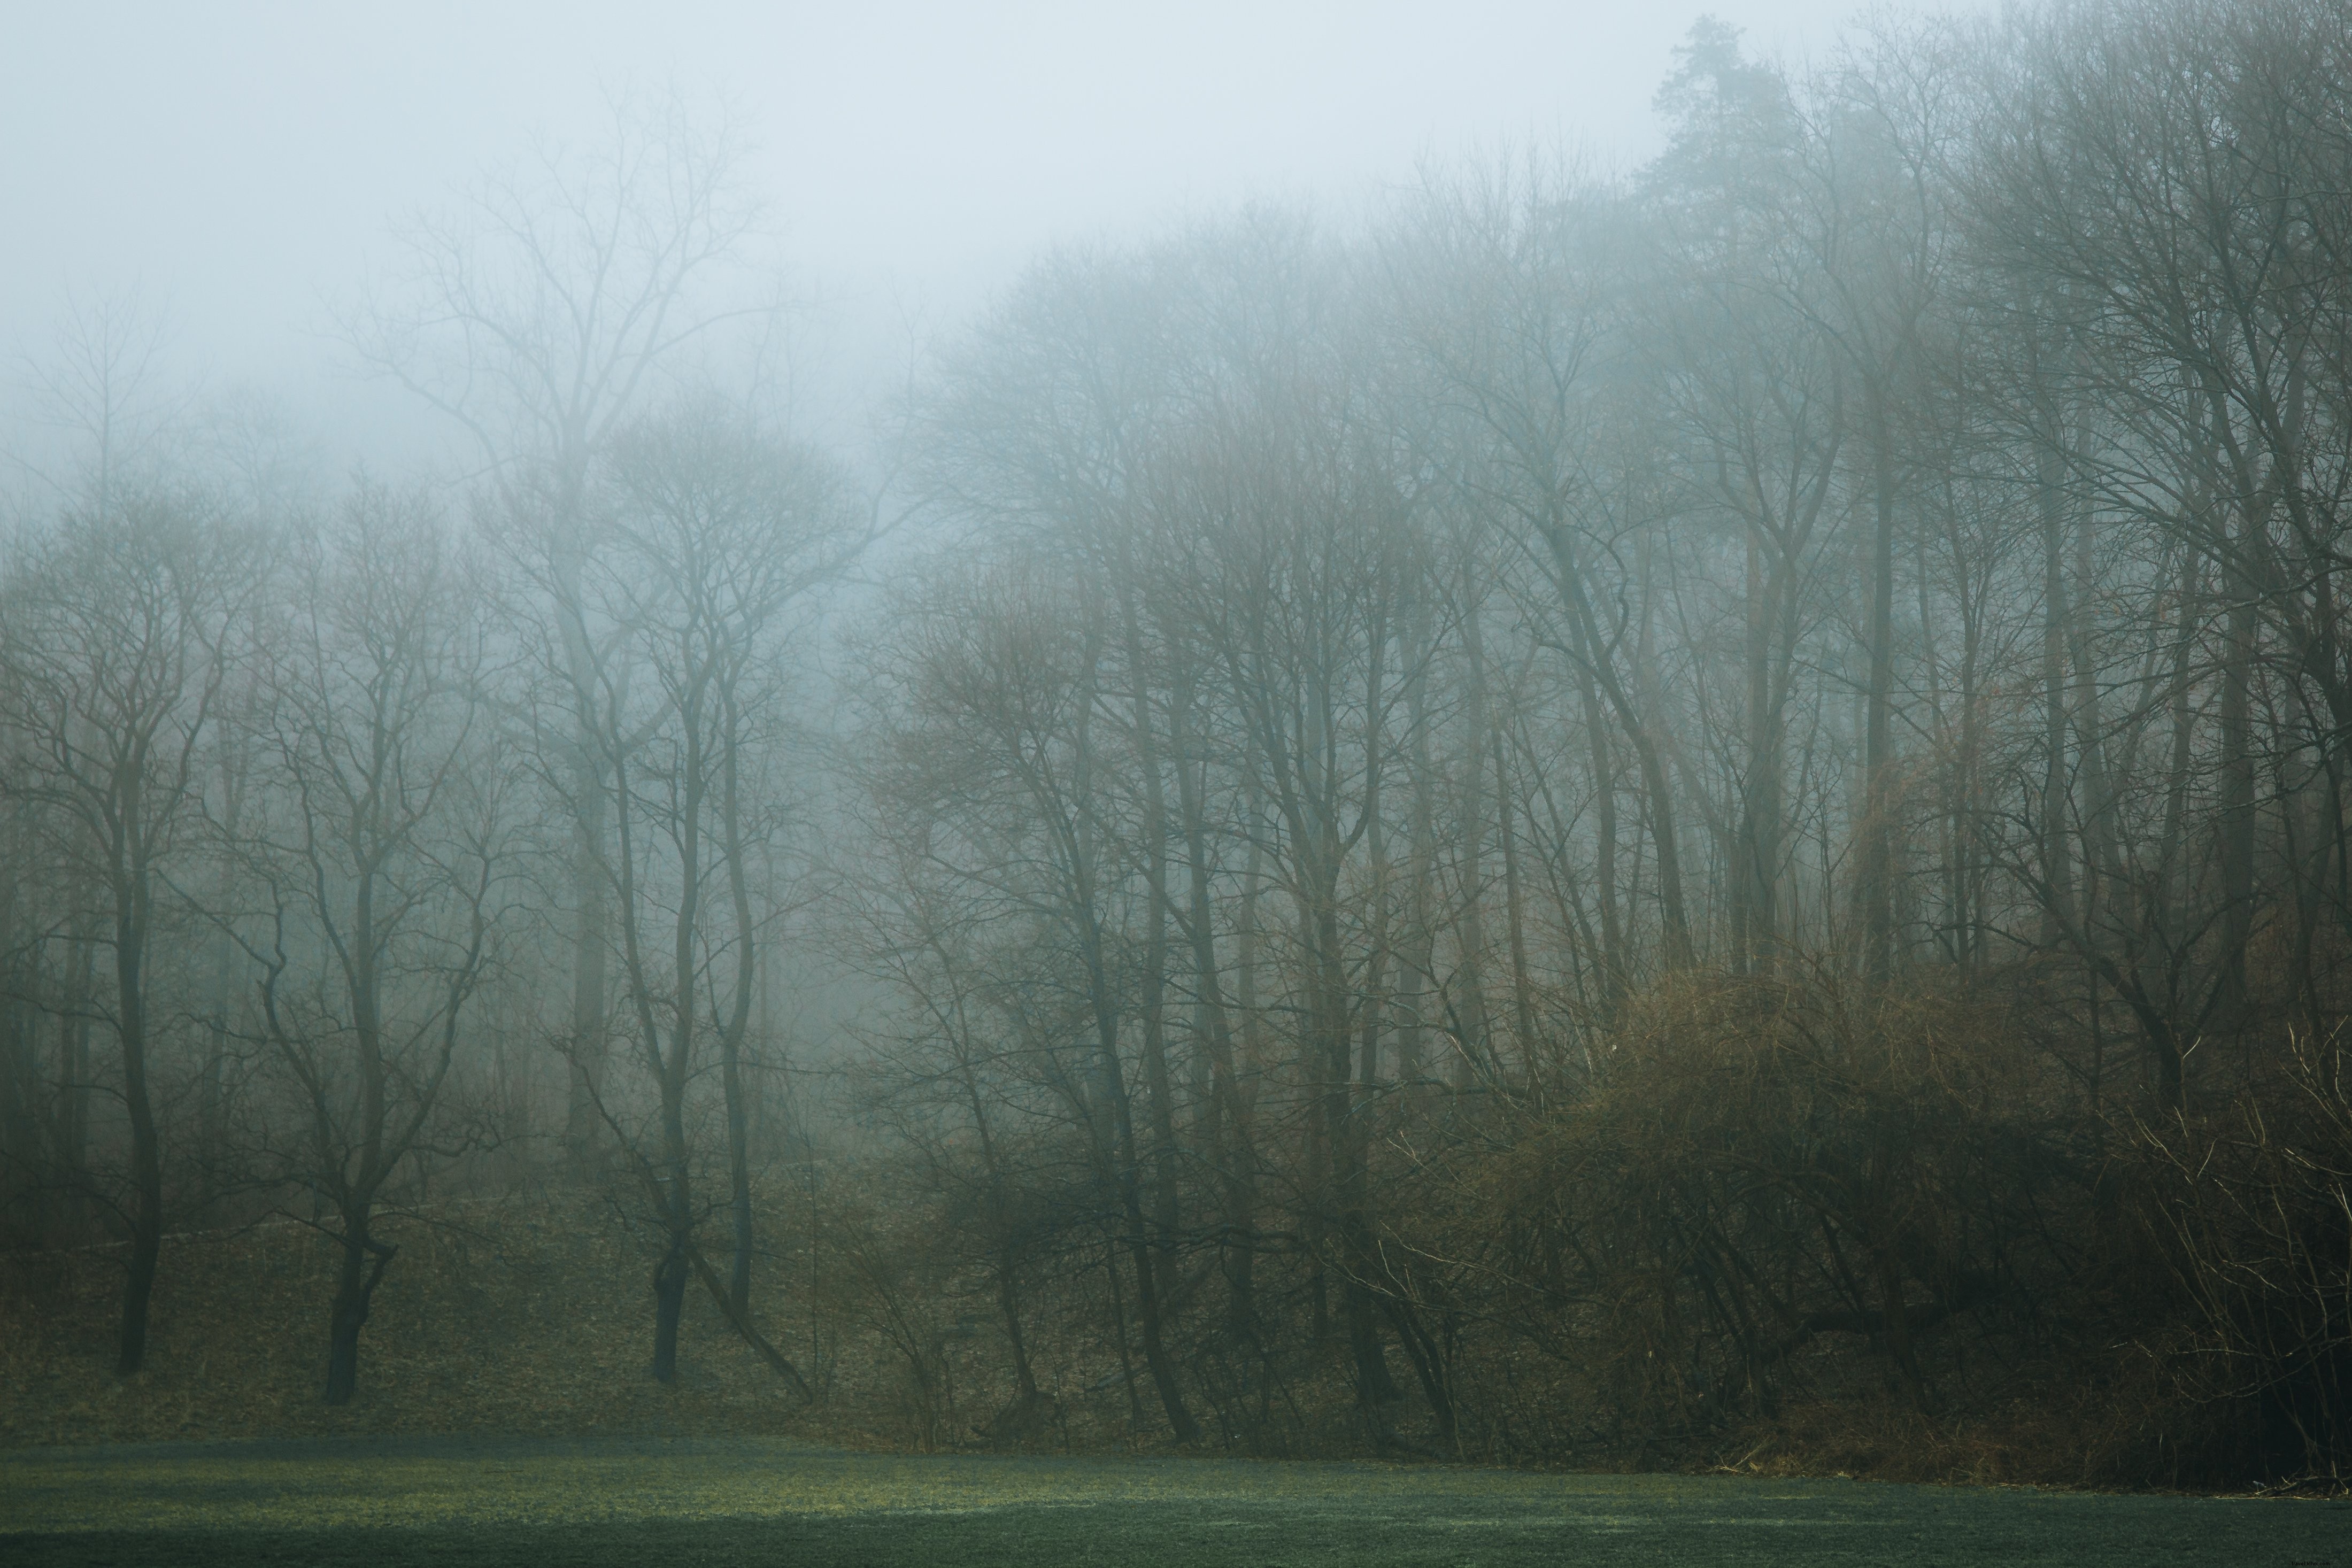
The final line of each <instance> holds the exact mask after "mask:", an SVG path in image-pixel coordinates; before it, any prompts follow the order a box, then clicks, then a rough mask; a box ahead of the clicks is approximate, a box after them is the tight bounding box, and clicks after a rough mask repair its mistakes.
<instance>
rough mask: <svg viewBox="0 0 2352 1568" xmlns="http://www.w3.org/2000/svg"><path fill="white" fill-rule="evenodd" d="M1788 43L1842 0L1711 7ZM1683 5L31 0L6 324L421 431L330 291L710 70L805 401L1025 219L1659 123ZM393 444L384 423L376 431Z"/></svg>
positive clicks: (948, 308) (858, 366)
mask: <svg viewBox="0 0 2352 1568" xmlns="http://www.w3.org/2000/svg"><path fill="white" fill-rule="evenodd" d="M1713 9H1714V12H1715V13H1716V14H1717V15H1719V16H1723V17H1724V18H1725V19H1726V20H1727V21H1730V22H1732V23H1734V24H1735V25H1738V26H1741V27H1743V28H1745V29H1747V30H1748V37H1749V40H1750V44H1751V47H1756V48H1759V49H1761V50H1763V51H1764V52H1767V53H1785V54H1787V55H1789V56H1790V57H1803V56H1805V55H1806V54H1807V53H1808V52H1810V51H1812V50H1816V49H1819V48H1821V47H1825V46H1826V44H1827V43H1828V41H1829V38H1830V36H1831V34H1832V29H1833V26H1834V23H1835V21H1836V20H1837V19H1838V18H1839V17H1840V16H1843V15H1844V14H1845V12H1846V11H1847V9H1848V7H1846V6H1844V5H1839V4H1835V3H1832V0H1792V3H1772V4H1733V5H1717V6H1715V7H1714V8H1713ZM1691 19H1692V18H1691V16H1690V15H1685V13H1682V12H1678V11H1675V10H1673V9H1672V8H1670V7H1669V8H1658V9H1653V8H1648V7H1641V6H1622V5H1593V4H1584V3H1571V4H1559V5H1533V4H1528V5H1496V4H1486V3H1479V4H1467V5H1454V6H1448V7H1446V8H1445V10H1444V15H1443V17H1442V19H1441V18H1440V17H1439V16H1437V15H1436V14H1435V13H1433V11H1432V10H1431V9H1430V8H1429V7H1427V6H1421V5H1401V4H1373V5H1323V4H1301V5H1278V6H1265V5H1239V4H1227V3H1223V0H1220V3H1216V4H1208V5H1186V6H1181V7H1180V6H1168V7H1143V6H1135V7H1127V6H1110V5H1081V4H1071V5H1003V6H997V5H989V6H965V5H944V4H939V5H920V4H918V5H908V4H900V3H895V0H894V3H886V4H877V5H802V4H793V5H752V4H743V5H685V6H678V7H672V8H667V9H666V10H665V12H664V14H663V16H662V17H661V20H660V22H659V24H658V26H650V27H649V26H648V25H647V22H646V15H645V12H644V11H643V9H642V8H641V7H636V6H630V5H603V4H587V5H541V4H516V5H495V6H480V5H448V4H440V3H437V0H436V3H426V4H419V5H401V6H398V7H391V8H379V9H375V10H369V11H361V10H357V9H351V8H344V7H326V6H319V7H310V6H288V5H255V4H248V3H244V0H236V3H232V4H225V5H207V6H205V7H202V8H201V9H191V8H186V7H175V6H166V5H152V4H128V5H125V4H113V3H103V4H96V5H64V6H22V7H18V8H17V14H16V15H14V16H11V18H10V21H9V26H8V38H7V48H6V50H5V56H0V138H5V146H6V147H7V148H8V149H9V156H8V158H7V161H6V162H5V166H0V202H5V209H4V210H5V212H6V213H7V214H8V221H7V222H6V223H5V225H0V350H5V349H11V348H13V350H15V351H16V352H26V351H32V352H38V351H39V350H41V348H42V346H43V345H44V342H45V340H46V335H47V330H48V329H49V326H50V323H51V321H52V319H53V318H54V317H55V315H56V314H57V312H58V310H59V309H60V308H61V307H62V305H63V302H64V299H65V297H66V295H67V294H68V291H71V290H79V292H80V293H81V294H82V295H83V296H84V297H91V296H98V295H106V294H116V295H120V294H123V293H126V292H131V291H134V290H135V291H136V292H138V293H139V294H140V295H142V297H143V298H146V299H147V300H148V301H149V302H150V303H152V304H154V305H158V306H162V307H163V308H165V310H166V314H167V315H168V319H169V320H170V323H171V326H172V329H173V330H172V343H173V350H174V353H175V356H176V358H177V360H178V361H179V362H180V364H181V366H182V368H184V370H185V371H201V373H202V374H203V376H204V378H205V381H206V382H208V383H209V384H212V385H215V386H227V385H238V384H244V385H250V386H254V387H257V388H259V389H262V390H264V391H266V392H268V393H270V394H271V395H273V396H274V397H276V398H278V399H279V400H280V401H282V402H285V403H287V404H289V405H291V406H299V407H300V408H301V409H303V410H304V411H305V413H306V416H307V417H308V418H309V419H310V421H311V422H312V423H315V424H316V425H317V426H318V430H317V434H319V435H320V437H321V438H322V439H324V440H326V441H328V442H329V443H330V444H331V450H332V451H333V452H334V454H335V455H336V456H337V459H338V462H339V463H341V462H348V461H350V460H352V459H355V458H361V457H373V458H375V459H377V460H378V461H382V460H383V458H384V457H385V456H386V455H396V456H403V457H404V456H408V455H414V444H415V442H417V441H419V440H421V439H422V438H423V437H424V435H425V432H424V431H423V430H411V431H409V432H408V436H407V439H406V440H392V441H388V440H387V435H386V433H385V431H384V430H383V423H385V422H387V421H390V422H394V423H397V424H399V425H401V426H402V427H403V428H405V427H406V426H407V423H408V422H409V421H411V420H412V419H413V418H414V415H415V409H414V407H413V405H411V404H408V403H406V402H404V401H403V400H401V399H399V398H397V397H396V396H390V395H386V394H385V393H384V392H383V389H382V388H381V387H371V386H367V385H363V384H354V383H353V382H352V381H350V380H349V379H348V378H344V377H340V376H338V374H337V373H336V371H337V365H338V361H337V356H336V354H335V351H334V349H333V345H332V343H331V340H330V339H331V320H332V313H333V308H334V307H335V305H336V304H337V303H338V302H339V301H343V300H347V299H349V298H351V297H352V295H353V293H354V292H355V291H357V290H358V289H359V288H360V287H362V283H363V281H364V279H366V278H367V277H369V276H370V275H371V269H372V268H376V269H380V268H381V267H383V265H384V264H385V261H386V248H387V247H386V244H385V241H386V234H387V230H388V229H389V228H390V227H391V226H393V225H394V224H396V223H398V222H400V221H402V220H404V219H405V218H407V217H409V216H411V215H412V214H415V213H416V212H418V211H420V210H432V209H435V208H436V207H439V206H443V205H446V204H447V203H448V202H449V201H450V200H451V198H452V195H453V193H455V192H457V191H458V190H461V189H462V188H464V187H465V186H466V185H467V183H469V182H470V181H472V180H474V179H475V178H476V177H477V176H478V173H479V172H480V171H481V170H482V169H484V168H485V167H488V168H499V167H503V166H507V165H510V164H511V163H513V162H516V161H517V160H519V159H522V158H524V157H527V156H528V155H529V153H530V151H531V150H532V149H533V148H534V147H535V146H539V145H542V144H554V145H559V146H560V145H564V144H573V145H577V144H582V143H586V142H593V140H594V139H595V138H596V137H597V136H598V135H599V134H600V133H601V132H602V130H603V122H604V114H605V110H606V106H607V104H608V102H609V101H610V99H612V98H613V97H614V96H615V95H625V94H627V93H629V92H632V91H635V92H638V93H640V94H642V93H645V92H647V91H655V90H664V89H676V90H677V91H678V92H679V93H681V94H683V95H684V96H685V97H687V98H688V99H689V100H692V101H695V102H697V103H698V104H700V105H702V106H703V107H705V108H706V109H709V108H710V107H712V106H716V105H721V104H724V105H727V106H730V108H731V110H733V112H735V113H736V114H738V115H739V116H740V120H741V124H742V128H743V131H744V133H745V135H746V137H747V138H748V140H749V141H751V143H752V144H753V145H754V149H755V150H754V152H753V153H752V155H751V157H750V158H749V159H748V160H747V162H746V166H745V168H744V171H743V176H744V179H745V181H746V183H747V184H748V185H749V186H750V187H751V189H752V190H753V191H754V192H755V193H756V194H757V195H758V196H759V197H761V199H762V200H763V201H764V202H765V203H766V204H767V205H768V208H769V211H770V214H771V222H772V241H773V244H772V249H773V254H774V256H775V258H776V260H777V261H778V262H779V263H780V264H781V265H782V267H785V268H786V269H788V271H789V274H790V276H791V277H792V279H793V288H794V292H795V295H796V297H797V298H800V299H802V300H803V301H805V302H806V308H805V310H804V312H803V319H802V321H801V323H800V326H801V330H802V334H803V350H802V351H803V356H804V357H805V358H806V359H807V360H808V361H810V363H809V364H808V366H807V367H806V370H805V371H804V373H805V374H808V375H810V376H812V377H813V378H814V380H815V382H816V383H817V385H818V386H819V387H821V388H822V391H821V392H817V393H814V395H816V396H818V397H819V398H820V399H821V401H822V403H823V412H824V414H825V415H826V416H827V417H828V418H829V419H831V420H833V421H835V422H836V423H841V424H844V425H854V424H855V423H856V419H857V418H858V409H859V405H860V404H861V403H862V402H863V401H864V399H865V398H866V396H867V395H869V394H870V393H871V392H873V391H874V389H875V388H876V387H877V386H879V385H887V384H888V383H889V382H890V381H891V379H892V378H893V376H894V375H895V374H897V373H898V372H899V371H903V368H904V364H905V361H906V359H907V356H908V344H909V340H910V338H915V339H919V338H920V337H922V336H924V335H926V334H929V333H930V332H934V331H936V330H938V329H940V327H942V326H944V325H946V324H948V323H950V322H955V321H959V320H961V319H963V318H965V317H966V316H968V315H969V314H970V313H971V311H972V310H973V309H974V308H977V307H978V306H979V304H980V303H981V302H982V300H984V299H985V298H987V296H988V294H989V292H990V291H991V290H992V289H993V288H995V287H999V286H1001V285H1002V284H1003V283H1004V282H1006V281H1007V280H1008V279H1009V278H1010V277H1012V276H1013V274H1014V273H1015V272H1016V271H1017V269H1018V268H1019V267H1021V266H1022V265H1023V264H1024V263H1025V262H1027V261H1028V260H1029V259H1031V258H1032V257H1033V256H1035V255H1036V254H1038V253H1039V252H1040V251H1041V250H1043V249H1044V248H1045V247H1047V246H1052V245H1054V244H1056V243H1061V242H1068V241H1074V240H1092V239H1098V238H1103V237H1106V236H1135V235H1142V234H1146V233H1150V232H1152V231H1153V230H1155V229H1158V228H1160V227H1164V226H1165V225H1169V224H1170V223H1171V222H1173V221H1175V220H1177V219H1178V218H1180V217H1181V215H1182V214H1185V213H1188V212H1193V213H1202V212H1210V211H1215V210H1220V209H1222V208H1224V207H1226V206H1229V205H1231V204H1234V203H1237V202H1241V201H1244V200H1249V199H1254V198H1274V199H1284V200H1295V199H1307V200H1312V201H1316V202H1319V203H1323V204H1328V205H1330V206H1333V207H1337V208H1341V209H1344V208H1346V207H1348V206H1349V205H1351V204H1357V203H1359V202H1360V201H1361V200H1362V199H1363V198H1364V197H1365V196H1366V195H1367V194H1368V193H1370V192H1372V191H1374V190H1377V189H1378V188H1380V187H1382V186H1384V185H1392V184H1395V183H1400V182H1403V181H1407V180H1409V179H1410V178H1411V177H1412V172H1413V169H1414V167H1415V164H1416V162H1417V161H1419V160H1423V159H1425V158H1431V157H1452V156H1455V155H1459V154H1461V153H1463V152H1466V151H1468V150H1470V149H1473V148H1476V147H1481V146H1484V147H1488V148H1498V147H1502V146H1507V145H1511V144H1515V143H1520V142H1526V141H1542V142H1546V143H1551V142H1560V143H1566V144H1571V145H1574V146H1577V147H1580V148H1584V149H1588V150H1590V152H1591V153H1592V154H1593V155H1594V156H1596V157H1598V158H1601V159H1615V160H1621V161H1630V160H1633V159H1637V158H1640V157H1642V156H1644V155H1646V154H1648V153H1650V152H1654V150H1655V149H1656V147H1657V145H1658V140H1659V134H1660V133H1659V129H1658V126H1657V122H1656V120H1655V118H1654V115H1653V114H1652V112H1651V109H1650V97H1651V94H1652V93H1653V92H1654V90H1655V88H1656V84H1657V82H1658V81H1659V80H1661V79H1662V78H1663V77H1664V73H1665V71H1666V70H1667V68H1668V67H1669V65H1670V63H1671V59H1670V52H1671V49H1672V47H1673V46H1674V44H1675V41H1676V40H1677V39H1678V38H1680V37H1681V36H1682V34H1683V32H1684V31H1685V28H1686V27H1687V26H1689V23H1690V21H1691ZM386 446H389V447H390V448H391V452H390V453H389V454H387V452H386V451H385V450H384V448H385V447H386Z"/></svg>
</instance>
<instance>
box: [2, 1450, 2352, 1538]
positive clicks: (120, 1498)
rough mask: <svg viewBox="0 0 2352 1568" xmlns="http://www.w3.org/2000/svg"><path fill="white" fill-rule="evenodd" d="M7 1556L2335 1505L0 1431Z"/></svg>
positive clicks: (2207, 1517) (2278, 1527)
mask: <svg viewBox="0 0 2352 1568" xmlns="http://www.w3.org/2000/svg"><path fill="white" fill-rule="evenodd" d="M0 1562H5V1563H9V1564H11V1565H12V1568H16V1565H23V1568H30V1565H32V1564H47V1563H74V1564H84V1563H87V1564H98V1563H119V1564H158V1565H160V1564H165V1563H169V1564H174V1565H181V1564H185V1565H189V1568H201V1565H205V1564H223V1565H226V1564H230V1563H287V1564H293V1563H352V1564H367V1565H368V1568H394V1565H398V1564H407V1563H420V1564H421V1563H436V1564H445V1563H446V1564H491V1563H582V1564H590V1565H599V1564H621V1563H677V1564H713V1565H719V1564H739V1563H740V1564H747V1565H748V1564H754V1563H775V1564H780V1565H781V1564H792V1565H793V1568H803V1565H806V1568H815V1565H823V1564H836V1563H838V1564H851V1563H856V1564H868V1563H871V1564H898V1563H904V1564H910V1565H918V1568H950V1565H962V1564H974V1565H980V1564H994V1563H1003V1564H1014V1563H1018V1564H1024V1565H1026V1564H1043V1563H1104V1564H1110V1563H1116V1564H1121V1565H1135V1568H1153V1565H1158V1564H1170V1565H1174V1564H1193V1563H1201V1564H1207V1563H1219V1564H1223V1563H1250V1564H1273V1563H1316V1564H1324V1563H1328V1564H1343V1563H1344V1564H1351V1565H1352V1564H1406V1563H1412V1564H1424V1563H1426V1564H1433V1565H1434V1564H1446V1565H1449V1568H1452V1565H1460V1564H1480V1565H1491V1568H1506V1565H1512V1564H1522V1563H1524V1564H1534V1563H1545V1564H1554V1563H1673V1564H1711V1563H1724V1564H1732V1563H1738V1564H1743V1565H1746V1564H1777V1563H1841V1564H1842V1563H1890V1564H1906V1565H1907V1564H1928V1563H2066V1564H2097V1563H2119V1564H2120V1563H2131V1564H2135V1565H2146V1564H2151V1563H2158V1564H2160V1563H2184V1564H2187V1563H2198V1564H2205V1563H2231V1564H2247V1565H2249V1568H2264V1565H2271V1564H2275V1565H2276V1568H2352V1504H2347V1503H2341V1502H2258V1501H2252V1500H2208V1499H2197V1498H2177V1497H2105V1496H2091V1495H2083V1494H2074V1493H2063V1492H2037V1491H2027V1490H1966V1489H1946V1488H1935V1487H1906V1486H1885V1485H1869V1484H1863V1483H1856V1482H1844V1481H1784V1480H1759V1479H1736V1478H1732V1477H1727V1476H1725V1477H1706V1478H1689V1477H1665V1476H1560V1475H1530V1474H1520V1473H1513V1472H1506V1471H1497V1470H1479V1469H1442V1468H1434V1467H1432V1468H1402V1467H1390V1466H1381V1465H1366V1464H1256V1463H1249V1462H1245V1461H1234V1460H1211V1459H1136V1460H1118V1459H1083V1460H1082V1459H1046V1458H976V1457H960V1456H943V1457H938V1458H921V1457H912V1456H908V1457H897V1456H886V1455H875V1454H859V1453H848V1452H844V1451H841V1450H837V1449H830V1448H814V1447H811V1446H808V1445H804V1444H798V1443H790V1442H783V1441H779V1440H772V1439H760V1438H736V1439H725V1440H682V1439H681V1440H663V1439H604V1440H593V1441H582V1442H563V1441H548V1440H541V1439H511V1440H480V1441H474V1440H467V1439H462V1438H351V1439H333V1440H324V1441H315V1442H306V1443H299V1444H297V1443H240V1444H221V1445H211V1446H204V1445H164V1446H155V1447H141V1448H89V1449H45V1450H24V1451H18V1452H16V1453H5V1454H0Z"/></svg>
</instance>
